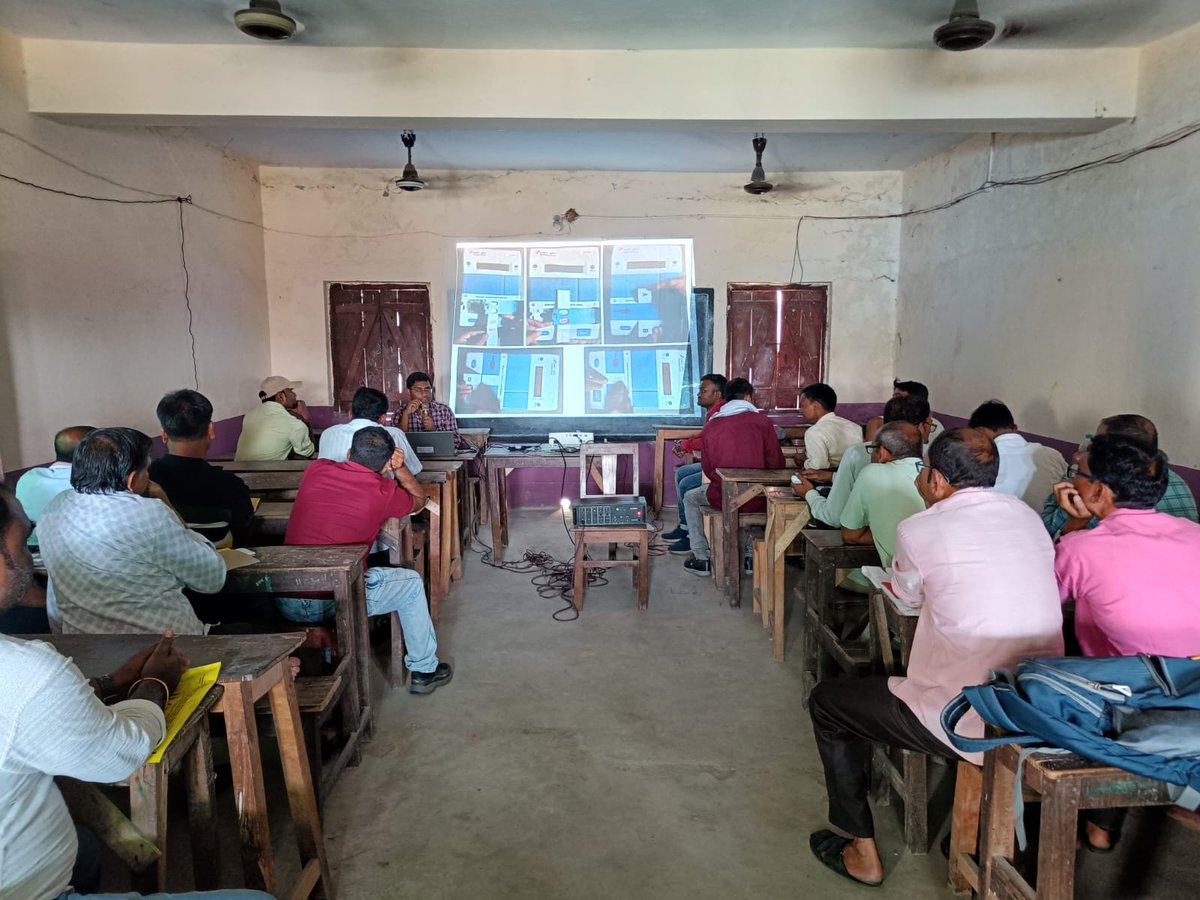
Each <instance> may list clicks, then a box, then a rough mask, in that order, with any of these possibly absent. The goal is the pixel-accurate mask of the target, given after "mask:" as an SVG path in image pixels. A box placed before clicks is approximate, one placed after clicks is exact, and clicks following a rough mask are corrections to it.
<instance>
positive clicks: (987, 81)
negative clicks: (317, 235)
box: [22, 39, 1138, 133]
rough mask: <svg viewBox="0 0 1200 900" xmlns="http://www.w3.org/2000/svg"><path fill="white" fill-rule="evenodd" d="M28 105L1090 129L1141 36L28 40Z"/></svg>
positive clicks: (423, 121) (1125, 103) (518, 122)
mask: <svg viewBox="0 0 1200 900" xmlns="http://www.w3.org/2000/svg"><path fill="white" fill-rule="evenodd" d="M22 49H23V53H24V62H25V70H26V92H27V97H28V102H29V108H30V111H31V112H34V113H37V114H41V115H45V116H49V117H53V118H55V119H59V120H63V121H73V122H80V123H108V124H116V123H122V124H141V125H155V124H192V125H201V124H204V125H214V124H224V125H232V124H241V125H247V124H270V125H285V124H296V125H306V126H312V125H326V126H331V127H337V126H354V127H363V126H364V125H373V126H387V127H397V126H399V125H410V126H412V127H424V128H429V127H440V128H453V127H468V126H469V127H475V128H479V127H489V128H498V129H523V130H540V129H553V130H557V129H571V130H581V131H582V130H588V129H599V128H603V129H609V130H611V129H614V128H618V127H620V128H632V129H637V128H650V127H653V128H655V129H658V130H662V129H664V128H672V127H677V128H681V129H684V128H686V129H689V130H695V129H696V128H697V127H703V128H710V127H711V128H718V129H726V128H738V129H740V130H745V129H746V128H761V129H764V130H770V131H773V132H782V131H794V132H804V131H821V132H831V131H833V132H836V131H844V132H866V131H936V132H942V133H944V132H954V131H961V132H977V131H1004V132H1031V131H1032V132H1047V131H1094V130H1098V129H1101V128H1104V127H1107V126H1108V125H1111V124H1114V123H1115V122H1119V121H1124V120H1126V119H1129V118H1131V117H1132V116H1133V115H1134V113H1135V107H1136V98H1137V74H1138V51H1137V50H1136V49H1123V48H1117V49H1088V50H1052V51H1050V50H1043V51H1038V50H1002V51H995V50H982V51H978V52H973V53H946V52H943V51H938V50H929V51H925V50H870V49H837V50H813V49H802V50H685V51H668V50H655V51H612V50H588V51H559V50H427V49H416V50H414V49H385V48H380V49H370V48H324V47H300V46H286V45H285V46H271V47H239V46H226V45H184V44H169V45H168V44H133V43H131V44H114V43H99V42H80V41H59V40H44V39H26V40H24V41H22Z"/></svg>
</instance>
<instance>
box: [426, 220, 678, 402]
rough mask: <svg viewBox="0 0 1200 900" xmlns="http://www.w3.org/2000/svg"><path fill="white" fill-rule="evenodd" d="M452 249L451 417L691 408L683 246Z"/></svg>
mask: <svg viewBox="0 0 1200 900" xmlns="http://www.w3.org/2000/svg"><path fill="white" fill-rule="evenodd" d="M457 251H458V253H457V261H456V263H457V264H456V266H455V269H456V272H455V277H456V285H455V288H456V289H455V292H454V294H453V296H452V298H451V299H450V301H449V308H448V309H447V310H446V313H447V315H446V318H447V319H448V320H449V321H450V322H451V327H450V329H449V331H450V343H451V358H452V361H453V362H452V376H453V384H454V390H453V391H449V392H448V393H449V394H450V398H451V400H450V402H451V407H452V409H453V410H454V412H455V414H456V415H460V416H468V417H471V416H478V417H480V418H486V417H494V416H506V415H515V416H540V417H544V416H563V417H577V416H589V415H597V416H609V415H629V416H646V417H652V416H662V415H663V414H665V413H670V414H674V415H682V414H690V413H691V412H692V411H693V410H692V403H691V395H692V394H693V393H694V391H695V386H696V384H697V382H698V379H699V372H698V371H693V370H694V369H695V366H696V363H695V362H694V360H695V359H696V358H697V354H696V350H695V347H696V344H695V342H696V340H697V332H696V328H697V325H696V314H695V310H694V307H693V304H692V302H691V296H692V242H691V240H690V239H687V238H663V239H644V240H642V239H623V240H590V241H582V240H580V241H539V242H531V243H504V242H501V243H482V242H478V243H477V242H470V243H460V244H458V245H457ZM689 347H690V348H691V352H689Z"/></svg>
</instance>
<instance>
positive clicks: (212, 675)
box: [146, 662, 221, 763]
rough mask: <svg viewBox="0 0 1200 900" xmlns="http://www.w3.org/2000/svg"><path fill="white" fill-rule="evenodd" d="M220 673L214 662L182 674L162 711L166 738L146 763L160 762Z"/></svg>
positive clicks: (218, 665)
mask: <svg viewBox="0 0 1200 900" xmlns="http://www.w3.org/2000/svg"><path fill="white" fill-rule="evenodd" d="M220 672H221V664H220V663H219V662H215V663H209V664H208V665H207V666H196V667H195V668H193V669H188V670H187V671H186V672H184V673H183V677H182V678H180V679H179V686H178V687H176V688H175V692H174V693H173V694H171V700H170V702H168V703H167V708H166V709H165V710H163V715H164V716H166V719H167V736H166V737H164V738H163V739H162V743H161V744H159V745H158V746H157V747H155V748H154V752H153V753H151V754H150V756H149V757H148V758H147V759H146V762H148V763H156V762H162V756H163V751H165V750H166V749H167V747H169V746H171V741H173V740H175V736H176V735H178V734H179V731H180V729H182V728H183V724H184V723H185V722H186V721H187V720H188V717H189V716H191V714H192V713H194V712H195V711H196V707H197V706H199V705H200V701H201V700H203V699H204V695H205V694H207V693H208V691H209V689H210V688H211V687H212V686H213V685H214V684H216V683H217V676H218V675H219V674H220Z"/></svg>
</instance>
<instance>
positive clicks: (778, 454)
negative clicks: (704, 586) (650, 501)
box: [683, 378, 784, 578]
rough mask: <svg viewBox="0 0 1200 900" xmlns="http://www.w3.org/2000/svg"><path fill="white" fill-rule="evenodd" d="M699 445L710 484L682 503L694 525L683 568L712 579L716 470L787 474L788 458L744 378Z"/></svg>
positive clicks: (732, 387) (729, 387)
mask: <svg viewBox="0 0 1200 900" xmlns="http://www.w3.org/2000/svg"><path fill="white" fill-rule="evenodd" d="M700 444H701V447H700V464H701V466H703V471H704V474H705V475H707V476H708V478H709V482H708V484H707V485H700V486H699V487H694V488H692V489H691V490H690V491H688V492H687V493H686V494H685V495H684V498H683V508H684V513H685V515H686V517H687V521H689V522H691V523H692V524H693V525H695V527H694V528H692V529H689V531H688V535H689V539H690V541H691V547H692V558H691V559H689V560H687V561H686V562H684V564H683V567H684V569H686V570H687V571H688V572H691V573H692V574H693V575H700V576H702V577H705V578H707V577H708V576H709V575H712V562H711V561H710V557H709V553H710V548H709V546H708V539H707V538H706V537H705V536H704V512H703V509H704V507H705V506H706V505H707V506H711V507H712V508H713V509H720V508H721V476H720V475H718V474H717V469H719V468H722V467H737V468H743V469H782V468H783V466H784V459H783V450H782V449H781V448H780V446H779V439H778V438H777V437H775V426H774V425H772V424H771V420H770V419H768V418H767V416H766V414H765V413H763V412H761V411H759V410H758V409H757V408H756V407H755V405H754V388H753V386H752V385H751V384H750V382H749V381H747V380H746V379H745V378H734V379H732V380H731V381H730V382H729V383H728V384H726V385H725V405H724V406H723V407H722V408H721V411H720V412H718V413H716V414H714V415H713V417H712V418H711V419H709V420H708V422H706V423H705V425H704V430H703V431H702V432H701V433H700ZM763 505H764V501H763V500H761V499H758V500H751V501H750V502H749V503H747V504H746V505H745V506H743V507H742V509H744V510H746V511H747V512H755V511H757V510H761V509H762V508H763ZM756 508H757V509H756ZM730 564H731V565H732V564H733V563H732V561H731V562H730Z"/></svg>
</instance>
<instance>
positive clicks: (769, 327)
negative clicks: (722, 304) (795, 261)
mask: <svg viewBox="0 0 1200 900" xmlns="http://www.w3.org/2000/svg"><path fill="white" fill-rule="evenodd" d="M728 298H729V306H728V311H727V313H726V320H725V321H726V347H727V350H726V354H725V361H726V370H725V375H726V377H728V378H747V379H749V380H750V383H751V384H753V385H754V400H755V403H756V404H757V405H758V407H759V408H760V409H768V410H769V409H782V410H786V409H799V408H800V391H801V389H802V388H804V386H805V385H808V384H812V383H813V382H816V381H821V380H823V379H824V377H825V322H826V313H827V310H828V289H827V288H826V287H824V286H823V285H800V284H744V283H731V284H730V285H729V289H728Z"/></svg>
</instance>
